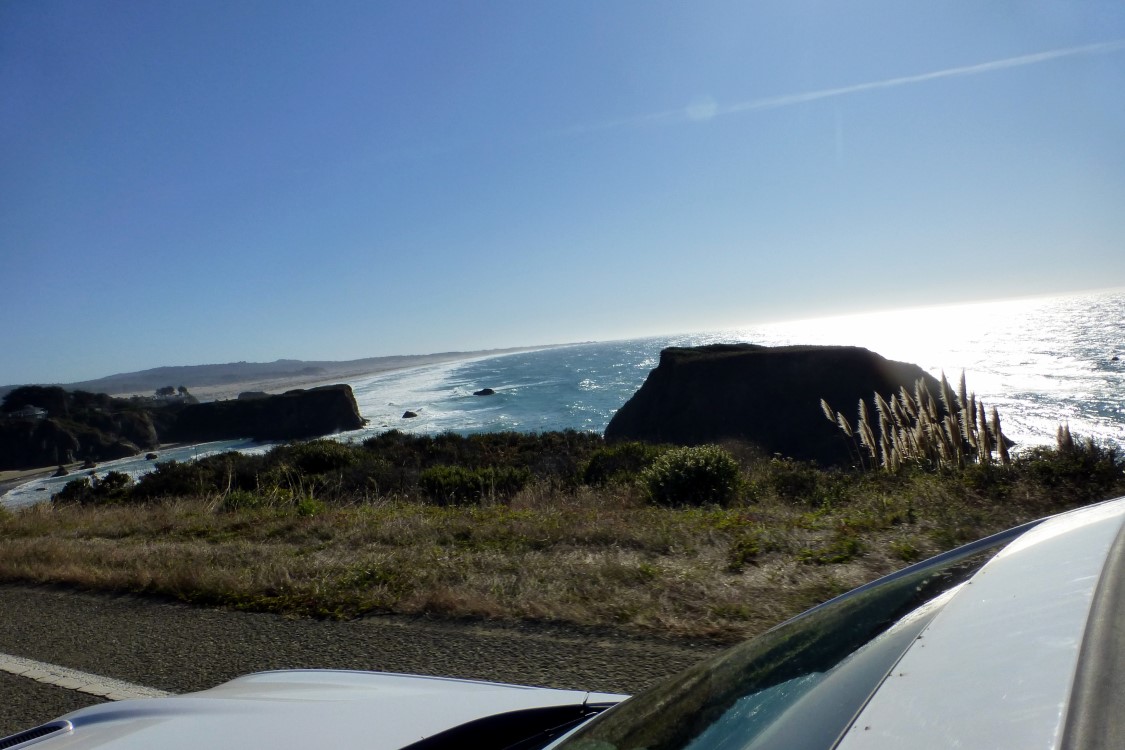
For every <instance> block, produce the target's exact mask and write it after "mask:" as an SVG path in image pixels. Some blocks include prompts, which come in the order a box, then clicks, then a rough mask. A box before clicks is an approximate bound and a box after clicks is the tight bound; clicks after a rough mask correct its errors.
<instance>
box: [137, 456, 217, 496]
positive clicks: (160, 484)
mask: <svg viewBox="0 0 1125 750" xmlns="http://www.w3.org/2000/svg"><path fill="white" fill-rule="evenodd" d="M208 489H211V487H210V477H206V476H205V472H204V471H203V469H202V468H201V467H200V466H199V465H198V464H194V463H191V464H189V463H180V462H178V461H158V462H157V463H156V467H155V468H154V469H153V470H152V471H151V472H149V473H148V474H145V475H144V476H143V477H141V478H140V479H139V480H137V484H136V486H135V487H133V495H134V496H136V497H141V498H152V497H188V496H191V495H199V494H203V493H204V492H205V491H206V490H208Z"/></svg>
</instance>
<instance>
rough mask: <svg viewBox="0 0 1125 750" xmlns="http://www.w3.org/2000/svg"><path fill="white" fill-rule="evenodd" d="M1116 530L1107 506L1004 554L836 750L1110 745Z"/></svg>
mask: <svg viewBox="0 0 1125 750" xmlns="http://www.w3.org/2000/svg"><path fill="white" fill-rule="evenodd" d="M1123 518H1125V499H1119V500H1116V501H1110V502H1108V503H1102V504H1099V505H1096V506H1091V507H1088V508H1084V509H1081V510H1079V511H1074V512H1070V513H1065V514H1062V515H1060V516H1056V517H1054V518H1051V519H1048V520H1047V521H1045V522H1043V523H1042V524H1039V525H1038V526H1036V527H1034V528H1032V529H1031V530H1030V531H1027V532H1026V533H1024V534H1023V535H1021V536H1020V537H1019V538H1017V539H1016V540H1015V541H1014V542H1012V543H1011V544H1009V545H1008V546H1007V547H1005V548H1004V549H1003V550H1002V551H1001V552H1000V553H998V554H997V555H996V556H995V557H994V558H992V559H991V560H990V561H989V562H988V563H987V564H986V565H985V566H984V567H982V568H981V570H979V571H978V572H977V573H976V574H975V575H974V576H973V577H972V578H971V579H970V580H969V581H968V582H967V583H965V584H964V585H962V587H961V588H960V589H959V590H958V591H957V593H956V595H955V596H953V597H952V599H951V600H950V601H949V602H948V603H947V604H946V605H945V606H944V607H943V609H942V610H941V611H940V612H939V613H938V614H937V616H936V617H935V618H934V619H933V621H932V622H930V623H929V625H928V626H927V627H926V628H925V630H924V631H923V632H922V633H921V634H920V635H919V636H918V638H917V639H916V640H915V641H914V642H913V644H912V645H911V646H910V648H908V649H907V651H906V652H905V653H904V654H903V656H902V657H901V658H900V659H899V661H898V663H897V664H896V665H895V666H894V668H893V669H892V670H891V671H890V672H889V673H888V674H887V676H886V677H885V679H884V681H883V683H882V684H881V685H880V686H879V687H878V688H877V689H876V691H875V692H874V694H873V695H872V696H871V698H870V699H869V701H868V702H867V704H866V705H865V706H864V708H863V709H862V710H861V711H860V712H859V714H858V715H857V716H856V718H855V720H854V721H853V722H852V725H851V727H850V728H849V729H848V730H847V732H846V734H845V735H844V736H843V738H842V740H841V741H840V742H839V744H838V747H839V748H841V749H842V750H869V749H881V748H900V747H906V746H909V747H912V748H925V747H934V748H948V747H990V748H996V747H1063V746H1069V745H1068V744H1067V742H1073V740H1070V741H1067V737H1073V736H1075V733H1076V732H1085V733H1086V735H1089V734H1090V732H1092V731H1100V732H1107V731H1111V728H1112V727H1113V726H1116V727H1117V729H1116V730H1115V731H1117V732H1118V734H1117V735H1114V736H1117V737H1120V734H1119V732H1120V727H1121V722H1122V718H1121V714H1122V712H1121V711H1120V699H1121V696H1122V695H1123V694H1125V693H1122V692H1121V690H1120V688H1121V684H1120V683H1121V680H1122V677H1121V672H1120V670H1119V669H1115V668H1112V667H1113V666H1114V665H1115V664H1116V665H1120V663H1121V662H1120V660H1121V646H1122V639H1121V630H1120V629H1119V628H1118V629H1114V628H1113V627H1112V626H1113V625H1114V624H1115V623H1117V622H1120V620H1121V616H1122V614H1125V612H1123V611H1122V610H1121V609H1120V605H1121V603H1122V579H1123V576H1122V571H1121V568H1122V556H1123V554H1125V535H1123V534H1122V522H1123ZM1092 614H1093V615H1095V616H1094V617H1091V615H1092ZM1111 654H1112V655H1114V658H1113V659H1110V658H1108V657H1109V656H1110V655H1111ZM1115 660H1116V661H1115ZM1080 677H1082V678H1083V679H1079V678H1080ZM1110 683H1112V685H1111V684H1110ZM1095 686H1102V687H1105V688H1110V689H1116V692H1105V691H1102V690H1098V689H1092V688H1094V687H1095ZM1107 701H1109V703H1108V704H1107ZM1082 717H1085V718H1082ZM1095 728H1098V729H1095ZM1081 746H1083V747H1085V746H1088V745H1081ZM1106 746H1107V747H1125V743H1123V744H1111V745H1106Z"/></svg>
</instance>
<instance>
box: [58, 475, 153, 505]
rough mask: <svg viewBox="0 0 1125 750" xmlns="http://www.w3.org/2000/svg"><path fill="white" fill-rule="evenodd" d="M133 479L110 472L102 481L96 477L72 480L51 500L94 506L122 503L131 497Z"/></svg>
mask: <svg viewBox="0 0 1125 750" xmlns="http://www.w3.org/2000/svg"><path fill="white" fill-rule="evenodd" d="M132 484H133V478H132V477H130V476H129V475H128V474H124V473H122V472H120V471H111V472H108V473H107V474H106V475H105V476H103V477H101V478H100V479H99V478H98V477H96V476H91V477H81V478H79V479H72V480H71V481H69V482H67V483H66V485H65V486H64V487H63V488H62V490H60V491H59V492H56V493H55V494H54V496H53V497H52V498H51V499H52V500H53V501H54V502H56V503H77V504H79V505H94V504H98V503H112V502H121V501H122V500H125V499H127V498H128V496H129V489H130V487H131V486H132Z"/></svg>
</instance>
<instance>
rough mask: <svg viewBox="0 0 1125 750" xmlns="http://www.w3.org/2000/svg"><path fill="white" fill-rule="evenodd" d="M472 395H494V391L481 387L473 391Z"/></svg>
mask: <svg viewBox="0 0 1125 750" xmlns="http://www.w3.org/2000/svg"><path fill="white" fill-rule="evenodd" d="M473 395H474V396H495V395H496V391H494V390H492V389H491V388H481V389H480V390H479V391H473Z"/></svg>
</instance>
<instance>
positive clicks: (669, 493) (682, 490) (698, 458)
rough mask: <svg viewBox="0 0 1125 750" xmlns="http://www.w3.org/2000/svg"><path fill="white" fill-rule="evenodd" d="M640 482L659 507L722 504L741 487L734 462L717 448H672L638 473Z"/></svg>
mask: <svg viewBox="0 0 1125 750" xmlns="http://www.w3.org/2000/svg"><path fill="white" fill-rule="evenodd" d="M640 481H641V486H642V487H643V488H644V489H645V491H646V493H647V494H648V498H649V500H651V501H652V502H654V503H657V504H659V505H709V504H718V505H725V504H727V503H730V502H731V501H733V500H734V499H735V498H736V497H737V496H738V492H739V489H740V488H741V475H740V473H739V467H738V462H737V461H735V460H734V458H733V457H732V456H731V455H730V454H729V453H727V452H726V451H724V450H723V449H722V448H720V447H718V446H717V445H699V446H690V447H686V448H672V449H670V450H668V451H666V452H664V453H663V454H661V455H660V456H659V457H658V458H657V459H656V460H655V461H653V462H652V465H651V466H649V467H648V468H647V469H645V470H644V471H643V472H641V476H640Z"/></svg>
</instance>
